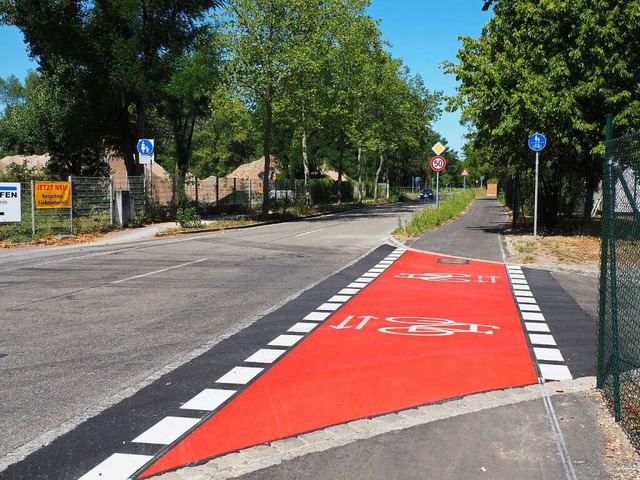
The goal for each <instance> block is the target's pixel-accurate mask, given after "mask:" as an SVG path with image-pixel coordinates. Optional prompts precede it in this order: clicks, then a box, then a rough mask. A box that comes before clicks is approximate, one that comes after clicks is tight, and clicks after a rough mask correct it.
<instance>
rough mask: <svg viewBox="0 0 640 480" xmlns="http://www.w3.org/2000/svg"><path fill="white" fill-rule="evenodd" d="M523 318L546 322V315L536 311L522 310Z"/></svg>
mask: <svg viewBox="0 0 640 480" xmlns="http://www.w3.org/2000/svg"><path fill="white" fill-rule="evenodd" d="M522 319H523V320H533V321H538V322H544V315H543V314H541V313H536V312H522Z"/></svg>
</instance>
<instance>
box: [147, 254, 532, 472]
mask: <svg viewBox="0 0 640 480" xmlns="http://www.w3.org/2000/svg"><path fill="white" fill-rule="evenodd" d="M292 320H294V319H292ZM534 383H537V375H536V371H535V367H534V365H533V362H532V359H531V355H530V353H529V348H528V346H527V341H526V339H525V335H524V333H523V330H522V326H521V322H520V318H519V314H518V310H517V308H516V305H515V303H514V300H513V297H512V294H511V287H510V284H509V280H508V276H507V272H506V270H505V266H504V265H503V264H498V263H490V262H482V261H475V260H468V261H467V260H463V259H455V258H452V257H444V256H440V255H433V254H424V253H417V252H406V253H405V254H403V255H402V256H401V257H400V258H399V259H398V260H397V261H396V262H395V263H394V264H393V265H391V267H390V268H388V269H387V270H386V271H385V272H384V273H382V274H381V275H380V276H379V277H378V278H376V280H375V281H373V282H372V283H371V284H370V285H369V286H367V287H366V288H365V289H363V290H362V291H360V293H358V294H357V295H356V296H355V297H353V298H352V299H351V300H350V301H348V302H347V303H345V304H344V305H343V306H342V307H341V308H340V309H339V310H338V311H336V313H335V314H333V315H332V316H331V317H329V318H328V319H327V320H326V321H325V322H324V323H323V324H322V325H320V326H319V327H318V328H317V329H316V330H315V331H314V332H313V333H312V334H311V335H309V336H308V337H307V338H305V339H304V341H302V342H301V343H300V344H298V345H297V346H296V347H295V348H294V349H293V350H291V351H290V352H289V353H288V354H287V355H286V356H284V357H283V358H282V359H281V360H280V361H278V362H277V363H276V364H274V365H273V366H272V367H271V368H270V369H268V370H267V371H266V372H265V373H264V374H262V375H261V376H260V377H258V378H257V379H256V380H255V381H254V382H253V383H252V384H250V385H249V386H248V387H247V388H246V390H244V391H243V392H242V393H240V394H239V395H238V396H237V397H235V398H234V399H233V400H231V401H230V402H229V403H228V404H226V405H225V406H224V407H222V408H221V409H220V410H219V411H218V412H216V413H215V414H214V415H213V416H211V417H210V418H209V419H207V420H206V421H204V422H203V423H202V424H200V425H199V426H198V427H197V428H195V429H194V430H193V431H192V432H191V433H189V434H188V435H186V436H185V437H184V438H183V439H182V440H180V441H178V442H177V443H176V444H175V445H174V446H173V447H172V448H170V449H168V451H167V452H165V453H164V455H162V456H161V457H159V458H158V459H156V460H155V461H154V462H153V463H152V464H151V465H150V466H148V467H147V468H146V470H145V471H144V472H143V473H142V474H141V475H140V476H139V477H138V478H146V477H149V476H152V475H155V474H158V473H162V472H165V471H169V470H174V469H176V468H179V467H181V466H185V465H190V464H194V463H198V462H202V461H204V460H207V459H211V458H214V457H217V456H220V455H223V454H226V453H229V452H233V451H237V450H241V449H244V448H247V447H250V446H254V445H258V444H261V443H265V442H269V441H274V440H277V439H281V438H286V437H291V436H295V435H298V434H301V433H304V432H309V431H313V430H317V429H321V428H325V427H328V426H331V425H336V424H340V423H344V422H348V421H352V420H356V419H360V418H367V417H372V416H376V415H381V414H385V413H390V412H394V411H398V410H403V409H407V408H411V407H415V406H418V405H424V404H428V403H432V402H437V401H442V400H446V399H451V398H455V397H460V396H464V395H469V394H472V393H477V392H483V391H489V390H495V389H503V388H508V387H517V386H523V385H530V384H534Z"/></svg>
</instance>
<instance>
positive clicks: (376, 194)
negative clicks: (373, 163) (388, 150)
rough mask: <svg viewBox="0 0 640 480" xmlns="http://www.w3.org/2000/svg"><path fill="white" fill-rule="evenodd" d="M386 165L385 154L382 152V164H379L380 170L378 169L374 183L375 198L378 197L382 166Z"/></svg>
mask: <svg viewBox="0 0 640 480" xmlns="http://www.w3.org/2000/svg"><path fill="white" fill-rule="evenodd" d="M383 165H384V154H382V153H381V154H380V164H379V165H378V170H377V171H376V178H375V183H374V184H373V199H374V200H377V199H378V182H379V180H380V173H381V172H382V166H383Z"/></svg>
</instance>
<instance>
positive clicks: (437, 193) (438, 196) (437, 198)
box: [436, 172, 440, 208]
mask: <svg viewBox="0 0 640 480" xmlns="http://www.w3.org/2000/svg"><path fill="white" fill-rule="evenodd" d="M439 204H440V172H436V208H438V205H439Z"/></svg>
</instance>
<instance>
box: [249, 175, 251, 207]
mask: <svg viewBox="0 0 640 480" xmlns="http://www.w3.org/2000/svg"><path fill="white" fill-rule="evenodd" d="M249 211H251V179H249Z"/></svg>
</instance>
